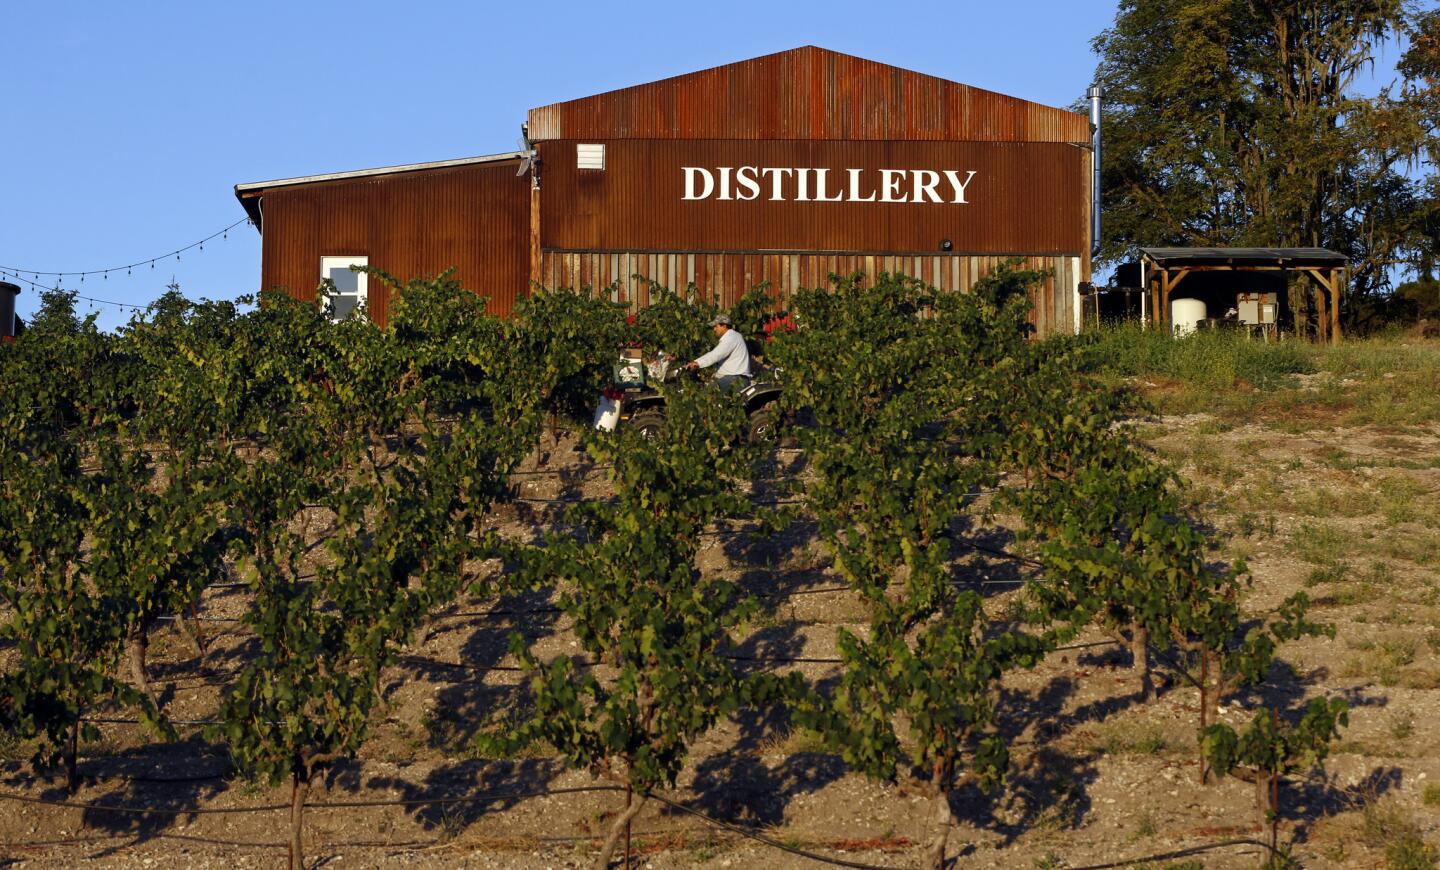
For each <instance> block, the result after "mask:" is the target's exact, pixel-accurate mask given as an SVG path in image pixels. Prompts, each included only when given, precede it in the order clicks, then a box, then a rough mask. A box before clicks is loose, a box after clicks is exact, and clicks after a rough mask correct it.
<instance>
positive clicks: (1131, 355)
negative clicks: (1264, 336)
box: [1092, 325, 1316, 392]
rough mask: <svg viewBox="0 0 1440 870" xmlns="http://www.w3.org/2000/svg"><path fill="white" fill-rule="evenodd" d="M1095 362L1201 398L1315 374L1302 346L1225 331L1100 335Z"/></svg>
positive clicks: (1117, 330) (1134, 330) (1127, 330)
mask: <svg viewBox="0 0 1440 870" xmlns="http://www.w3.org/2000/svg"><path fill="white" fill-rule="evenodd" d="M1092 359H1093V361H1094V363H1095V364H1096V366H1097V367H1098V368H1099V369H1100V370H1101V371H1102V372H1108V373H1112V374H1115V375H1119V376H1121V377H1146V376H1159V377H1162V378H1167V379H1170V380H1174V381H1178V382H1180V383H1182V384H1185V385H1186V386H1188V387H1191V388H1193V389H1197V390H1199V391H1202V392H1204V391H1215V390H1231V389H1234V388H1236V387H1239V386H1250V387H1257V388H1260V389H1271V388H1274V387H1277V386H1282V385H1285V384H1288V383H1289V382H1290V381H1291V379H1292V377H1293V376H1294V375H1298V374H1310V373H1312V372H1314V371H1316V364H1315V359H1314V352H1313V350H1312V349H1311V348H1310V347H1309V346H1308V345H1305V344H1302V343H1300V342H1278V343H1275V344H1266V343H1264V342H1259V341H1251V340H1249V339H1247V338H1245V337H1244V336H1241V335H1238V334H1235V333H1230V332H1223V331H1222V332H1211V331H1202V332H1196V333H1194V334H1192V335H1189V336H1186V337H1184V338H1178V339H1177V338H1171V337H1170V335H1169V334H1168V333H1166V332H1164V331H1162V330H1158V329H1145V328H1142V327H1139V326H1134V325H1124V326H1116V327H1112V328H1110V329H1106V330H1103V331H1101V332H1100V333H1099V338H1098V339H1097V340H1096V342H1095V344H1094V345H1093V347H1092Z"/></svg>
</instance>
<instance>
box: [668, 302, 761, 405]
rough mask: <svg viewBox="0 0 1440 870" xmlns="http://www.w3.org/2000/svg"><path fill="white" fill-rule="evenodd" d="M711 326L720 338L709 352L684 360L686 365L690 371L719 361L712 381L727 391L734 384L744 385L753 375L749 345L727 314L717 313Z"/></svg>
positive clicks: (705, 367) (708, 366)
mask: <svg viewBox="0 0 1440 870" xmlns="http://www.w3.org/2000/svg"><path fill="white" fill-rule="evenodd" d="M710 327H711V328H712V329H714V330H715V337H716V338H718V339H719V341H717V342H716V343H715V347H714V348H713V349H711V351H710V352H709V353H707V354H705V355H704V356H702V357H700V358H699V359H697V360H693V361H691V362H689V363H686V364H685V367H686V368H687V369H691V370H696V369H708V368H710V367H711V366H713V365H716V364H719V366H720V368H719V370H718V371H716V372H715V384H716V386H718V387H720V389H722V390H724V391H725V392H727V393H728V392H730V391H731V390H734V389H735V388H736V387H737V385H738V386H744V385H745V384H746V383H748V382H749V381H750V379H751V378H752V377H753V376H754V374H753V371H752V367H751V365H750V348H749V347H747V346H746V344H745V336H743V335H741V334H740V330H738V329H736V328H735V324H733V323H731V322H730V315H728V314H718V315H716V316H715V319H714V320H711V321H710Z"/></svg>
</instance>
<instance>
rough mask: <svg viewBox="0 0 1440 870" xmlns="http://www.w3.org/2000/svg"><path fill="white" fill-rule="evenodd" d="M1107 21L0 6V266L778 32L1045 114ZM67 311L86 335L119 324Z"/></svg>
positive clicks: (133, 255) (281, 5) (501, 128)
mask: <svg viewBox="0 0 1440 870" xmlns="http://www.w3.org/2000/svg"><path fill="white" fill-rule="evenodd" d="M1114 14H1115V2H1114V0H1012V2H1000V3H997V2H905V0H888V2H882V3H875V2H866V3H859V2H855V3H847V2H825V3H786V2H774V0H772V2H765V3H752V2H741V3H733V2H732V3H724V4H693V3H676V2H673V0H671V2H664V3H628V4H619V3H598V4H597V3H585V4H573V5H571V4H566V3H544V4H533V5H532V4H525V3H518V2H508V3H503V4H502V3H459V2H452V3H441V2H425V0H411V2H405V3H396V2H388V3H374V2H353V0H352V2H344V3H338V2H325V3H319V2H304V0H291V2H264V0H246V2H240V3H223V4H222V3H216V2H197V0H192V2H189V3H169V2H145V0H134V2H129V3H124V4H119V3H110V2H105V3H102V2H56V0H49V2H34V0H4V3H3V6H0V33H3V34H5V39H4V44H5V51H4V56H3V61H0V63H3V68H4V75H3V82H4V85H3V89H0V95H3V96H0V100H3V101H0V105H3V115H0V125H3V128H0V267H19V268H25V269H31V270H40V271H67V272H68V271H79V270H86V269H98V268H106V267H110V266H115V265H121V264H126V263H130V262H134V261H137V260H147V259H148V258H151V257H155V256H157V255H161V254H164V253H165V252H167V251H171V250H174V249H176V248H179V247H182V246H184V245H187V244H189V243H191V242H194V241H196V240H198V239H200V238H203V237H205V236H207V235H209V234H210V233H212V232H215V231H217V230H219V229H220V228H222V227H224V226H226V225H227V224H229V223H231V222H233V221H236V220H239V219H242V218H243V217H244V214H243V212H242V211H241V209H240V206H239V204H238V203H237V202H236V200H235V198H234V195H233V189H232V188H233V185H235V184H236V183H237V182H245V181H258V180H263V179H271V178H281V177H286V176H294V175H307V174H313V173H321V172H335V171H342V170H347V169H360V168H366V167H373V166H384V165H390V164H398V163H414V162H419V161H426V160H443V159H448V158H454V157H465V156H471V155H477V154H489V153H495V152H499V151H507V150H512V149H513V148H514V147H515V139H516V136H517V135H518V131H519V125H520V122H521V121H522V120H524V118H525V112H526V110H527V109H528V108H530V107H532V106H539V105H544V104H546V103H551V102H555V101H558V100H564V99H570V98H574V97H580V96H584V95H587V94H591V93H597V92H601V91H606V90H610V89H613V88H616V87H623V86H626V85H631V84H636V83H640V82H645V81H650V80H653V79H657V78H663V77H665V76H670V75H675V74H678V73H683V72H688V71H690V70H695V69H703V68H706V67H710V66H715V65H718V64H722V63H727V62H729V61H733V60H740V59H744V58H748V57H754V56H756V55H761V54H767V53H770V52H773V51H779V50H782V49H786V48H792V47H794V46H797V45H804V44H816V45H821V46H824V47H827V48H832V49H835V50H837V51H843V52H846V53H849V54H855V55H860V56H862V57H867V58H872V59H875V60H879V61H883V62H887V63H893V64H896V65H899V66H904V67H909V68H912V69H916V70H920V71H923V72H927V73H931V74H934V75H938V76H942V77H945V78H950V79H954V80H957V81H962V82H966V83H968V84H973V85H976V86H979V87H983V88H988V89H991V90H996V91H1001V92H1004V93H1008V94H1013V95H1015V96H1018V97H1023V98H1025V99H1030V100H1035V101H1037V102H1042V103H1049V104H1051V105H1066V104H1069V103H1070V102H1072V101H1073V100H1075V99H1076V98H1078V97H1081V96H1083V95H1084V92H1085V88H1086V86H1087V85H1088V83H1089V82H1090V79H1091V76H1092V73H1093V71H1094V67H1095V60H1096V59H1095V57H1094V55H1093V54H1092V53H1091V51H1090V47H1089V41H1090V39H1091V37H1093V36H1094V35H1095V34H1097V33H1098V32H1099V31H1100V30H1102V29H1103V28H1105V27H1106V26H1108V25H1109V24H1110V22H1111V20H1112V19H1113V17H1114ZM259 269H260V246H259V238H258V235H257V234H256V233H255V231H254V229H253V228H250V227H245V226H241V227H238V228H237V229H236V230H234V231H232V232H231V233H230V234H229V237H228V238H226V239H215V240H214V241H212V242H210V243H207V244H206V245H205V248H204V250H203V251H199V250H192V251H188V252H186V253H184V254H182V255H181V257H180V259H179V260H178V261H177V260H176V259H175V258H174V257H173V256H172V257H170V258H169V259H166V260H161V261H159V262H157V263H156V264H155V266H154V268H153V269H151V268H150V267H149V266H148V265H146V266H142V267H141V268H139V269H136V270H135V273H134V274H133V275H128V276H127V275H125V274H124V273H123V272H121V273H118V274H114V273H112V274H111V275H110V276H109V277H108V278H105V279H101V278H99V277H98V276H95V277H87V278H86V279H85V281H84V283H79V282H78V281H76V280H75V279H73V278H66V279H63V283H64V286H66V287H67V288H72V289H76V290H78V291H79V292H80V293H81V294H82V295H86V296H94V297H96V298H101V299H108V300H113V301H117V302H128V303H136V304H143V303H145V302H148V301H150V300H152V299H154V298H155V297H156V296H158V295H159V294H160V293H161V292H163V291H164V286H165V285H166V284H168V283H169V282H170V281H171V280H172V278H173V279H174V280H175V281H177V282H178V283H179V284H180V286H181V289H182V291H183V292H185V293H186V294H187V295H191V296H207V297H210V298H230V297H234V296H236V295H239V294H242V293H249V292H253V291H254V290H255V289H256V287H257V285H258V283H259ZM24 275H25V277H27V278H28V277H33V276H32V275H31V274H28V273H24ZM42 280H43V281H45V282H47V283H48V282H50V281H53V280H54V279H53V278H43V279H42ZM25 291H26V292H24V293H22V295H21V297H20V300H19V303H20V304H19V310H20V313H21V315H22V316H24V315H26V314H27V313H28V312H30V311H32V310H33V308H34V306H35V303H36V293H35V292H34V291H33V288H30V287H28V286H26V288H25ZM81 306H82V309H81V310H82V311H84V310H87V309H88V308H92V307H93V308H94V309H95V310H99V311H100V312H101V319H100V322H101V325H102V326H104V327H107V328H108V327H114V326H116V325H118V324H120V323H123V322H124V321H125V319H127V318H128V316H129V312H127V311H124V310H122V309H118V308H114V307H112V306H108V305H93V306H92V305H90V304H89V303H84V302H82V303H81Z"/></svg>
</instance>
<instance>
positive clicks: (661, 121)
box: [529, 46, 1090, 143]
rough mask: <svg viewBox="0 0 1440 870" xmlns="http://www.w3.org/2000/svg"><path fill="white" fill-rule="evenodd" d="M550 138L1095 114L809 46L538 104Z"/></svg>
mask: <svg viewBox="0 0 1440 870" xmlns="http://www.w3.org/2000/svg"><path fill="white" fill-rule="evenodd" d="M529 123H530V136H531V138H532V139H535V140H537V141H538V140H544V139H620V138H638V139H667V138H672V139H673V138H692V139H912V140H914V139H920V140H950V141H967V140H968V141H983V142H1077V143H1083V142H1086V141H1088V140H1089V136H1090V130H1089V121H1088V119H1087V118H1086V117H1085V116H1084V115H1079V114H1076V113H1074V112H1069V111H1066V110H1064V109H1057V108H1053V107H1051V106H1044V105H1040V104H1038V103H1032V102H1029V101H1027V100H1021V99H1017V98H1015V97H1008V96H1005V95H1003V94H997V93H993V92H991V91H985V90H981V89H979V88H972V87H970V86H968V85H963V84H959V83H957V82H951V81H946V80H945V79H940V78H936V77H934V76H929V75H924V74H922V73H917V72H912V71H910V70H905V69H900V68H898V67H893V66H889V65H888V64H883V63H877V62H875V61H871V60H865V59H863V58H858V57H851V56H850V55H845V54H839V53H837V52H833V51H829V50H826V49H823V48H816V47H814V46H806V47H803V48H796V49H791V50H789V51H782V52H780V53H778V54H772V55H767V56H765V57H758V58H754V59H752V60H746V61H741V62H739V63H732V64H726V65H724V66H719V67H715V68H713V69H708V70H703V71H701V72H695V73H689V74H687V75H681V76H675V77H674V78H668V79H664V80H661V81H658V82H651V83H649V84H643V85H637V86H635V87H630V88H623V89H621V90H617V91H610V92H609V93H604V94H598V95H596V96H592V97H585V98H582V99H578V100H570V101H568V102H563V103H554V104H552V105H549V106H542V107H540V108H537V109H531V110H530V118H529Z"/></svg>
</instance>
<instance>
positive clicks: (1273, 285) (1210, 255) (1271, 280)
mask: <svg viewBox="0 0 1440 870" xmlns="http://www.w3.org/2000/svg"><path fill="white" fill-rule="evenodd" d="M1140 255H1141V256H1140V263H1139V266H1140V269H1139V276H1140V280H1139V284H1140V289H1141V291H1142V292H1141V305H1142V306H1143V311H1142V319H1146V320H1148V319H1149V318H1150V317H1151V316H1153V317H1154V319H1155V321H1156V322H1157V323H1164V324H1167V325H1169V326H1170V327H1172V328H1175V327H1177V326H1178V327H1180V330H1181V331H1182V332H1183V331H1185V330H1186V329H1187V328H1193V327H1194V326H1197V325H1198V326H1205V325H1213V324H1216V323H1231V324H1235V325H1238V326H1243V327H1247V328H1250V329H1252V330H1254V331H1257V332H1260V333H1262V334H1264V335H1265V336H1266V337H1274V336H1278V335H1279V334H1280V333H1282V332H1284V333H1289V334H1294V335H1306V334H1310V335H1313V337H1314V338H1315V339H1317V340H1319V341H1328V342H1332V343H1334V342H1338V341H1340V298H1341V296H1342V295H1343V291H1344V288H1345V284H1346V280H1347V278H1346V274H1347V270H1348V267H1349V261H1348V260H1347V259H1346V257H1345V256H1344V255H1343V254H1339V253H1336V252H1335V251H1330V250H1326V249H1325V248H1141V249H1140ZM1297 275H1301V276H1304V277H1305V279H1306V280H1305V283H1304V285H1301V286H1308V287H1309V289H1310V290H1311V293H1312V294H1313V295H1311V296H1310V298H1311V299H1313V302H1314V314H1315V317H1314V320H1313V328H1312V327H1311V326H1310V323H1311V321H1310V320H1309V318H1308V316H1307V314H1308V311H1309V309H1308V306H1304V307H1302V306H1300V305H1298V304H1296V303H1297V302H1303V301H1304V300H1305V297H1303V296H1300V297H1298V298H1297V296H1298V294H1293V293H1292V292H1291V289H1292V288H1291V282H1290V279H1291V278H1292V277H1294V276H1297ZM1177 302H1182V303H1187V304H1186V305H1184V306H1179V307H1177ZM1297 309H1299V310H1297ZM1184 310H1192V311H1204V312H1205V313H1206V315H1208V316H1205V317H1204V318H1203V319H1201V320H1200V322H1198V323H1196V322H1182V323H1177V322H1176V321H1177V319H1178V317H1177V312H1180V311H1184Z"/></svg>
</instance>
